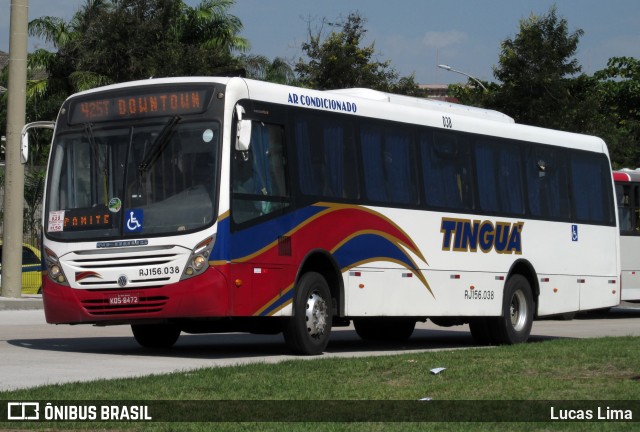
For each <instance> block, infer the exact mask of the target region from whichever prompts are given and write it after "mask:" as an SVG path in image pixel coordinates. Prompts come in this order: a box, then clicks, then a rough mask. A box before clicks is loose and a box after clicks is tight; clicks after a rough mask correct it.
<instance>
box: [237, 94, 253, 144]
mask: <svg viewBox="0 0 640 432" xmlns="http://www.w3.org/2000/svg"><path fill="white" fill-rule="evenodd" d="M236 115H237V117H238V126H237V131H236V150H238V151H241V152H246V151H249V147H250V144H251V120H244V119H243V118H242V117H243V115H244V108H243V107H242V106H240V105H236Z"/></svg>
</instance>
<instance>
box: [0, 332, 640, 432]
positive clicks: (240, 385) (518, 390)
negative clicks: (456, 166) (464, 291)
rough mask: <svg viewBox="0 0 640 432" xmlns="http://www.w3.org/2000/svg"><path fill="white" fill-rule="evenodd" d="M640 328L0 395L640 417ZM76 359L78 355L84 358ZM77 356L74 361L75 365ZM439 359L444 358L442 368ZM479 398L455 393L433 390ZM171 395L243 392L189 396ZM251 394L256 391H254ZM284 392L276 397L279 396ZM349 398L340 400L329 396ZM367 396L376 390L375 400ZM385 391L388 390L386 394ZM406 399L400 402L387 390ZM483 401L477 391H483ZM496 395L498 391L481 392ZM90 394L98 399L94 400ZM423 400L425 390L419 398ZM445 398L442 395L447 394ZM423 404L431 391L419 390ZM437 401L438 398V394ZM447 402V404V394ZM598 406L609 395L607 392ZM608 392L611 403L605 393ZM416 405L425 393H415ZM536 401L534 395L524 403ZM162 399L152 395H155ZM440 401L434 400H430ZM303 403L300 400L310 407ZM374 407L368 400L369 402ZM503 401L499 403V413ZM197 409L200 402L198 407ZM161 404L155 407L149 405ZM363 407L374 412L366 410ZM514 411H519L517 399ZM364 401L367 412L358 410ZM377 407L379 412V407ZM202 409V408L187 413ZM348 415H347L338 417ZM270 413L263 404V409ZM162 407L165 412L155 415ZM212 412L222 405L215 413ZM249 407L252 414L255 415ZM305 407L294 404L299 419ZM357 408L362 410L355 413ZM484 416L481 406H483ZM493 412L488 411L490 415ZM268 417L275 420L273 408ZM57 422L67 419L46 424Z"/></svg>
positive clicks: (272, 425)
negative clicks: (609, 410) (621, 408)
mask: <svg viewBox="0 0 640 432" xmlns="http://www.w3.org/2000/svg"><path fill="white" fill-rule="evenodd" d="M639 343H640V338H638V337H617V338H601V339H576V340H572V339H557V340H552V341H545V342H539V343H528V344H523V345H516V346H505V347H497V348H491V349H470V350H456V351H440V352H424V353H410V354H403V355H396V356H382V357H365V358H331V359H315V360H304V361H286V362H282V363H279V364H251V365H245V366H236V367H224V368H210V369H201V370H197V371H184V372H180V373H174V374H168V375H155V376H148V377H143V378H135V379H117V380H101V381H94V382H90V383H76V384H63V385H50V386H44V387H38V388H33V389H26V390H17V391H11V392H0V399H2V400H3V401H7V400H11V401H16V400H22V401H30V400H38V401H61V400H71V401H89V402H87V403H90V402H91V401H93V402H95V401H96V400H98V401H100V400H102V401H106V400H126V401H133V402H132V403H136V404H138V403H139V404H141V403H143V401H167V403H166V404H164V405H163V407H165V408H166V411H165V409H164V408H163V410H162V411H161V412H160V415H161V416H162V415H164V414H167V415H168V416H169V417H172V418H176V416H179V415H181V414H184V415H185V416H186V417H187V418H189V415H190V414H189V413H184V412H183V411H181V410H184V409H197V410H200V411H201V410H203V409H214V410H215V409H230V410H231V412H232V413H233V414H226V416H225V417H224V418H225V419H227V420H240V419H242V412H243V411H242V410H253V411H251V414H252V415H256V411H258V412H259V411H260V410H271V409H275V410H277V411H278V412H281V413H285V414H286V413H287V412H291V411H295V410H302V411H303V412H308V413H309V414H311V415H319V417H320V419H326V420H329V419H333V418H335V417H332V416H333V415H335V416H337V418H338V419H346V418H348V414H347V413H348V412H352V413H354V415H362V416H364V418H367V417H370V418H371V419H375V420H380V419H381V418H382V419H384V418H392V419H394V420H401V419H406V418H413V417H411V412H410V411H407V412H405V414H407V413H408V414H409V416H408V417H405V416H404V415H405V414H402V413H401V414H393V413H389V417H386V413H382V414H381V410H385V409H397V410H400V411H402V410H413V412H415V409H416V405H415V404H416V403H417V402H416V401H417V400H418V399H420V398H424V397H429V398H432V399H433V402H431V405H428V406H429V407H437V408H438V409H451V410H456V409H459V410H468V409H471V408H473V409H483V410H484V409H487V410H488V409H497V410H502V412H497V413H496V415H497V416H498V418H502V419H506V420H510V419H519V418H521V417H518V416H513V415H511V414H510V413H509V410H522V409H526V408H527V406H529V405H530V404H533V402H531V403H527V402H524V403H523V402H514V401H533V400H539V401H545V402H543V403H542V405H543V406H545V408H544V410H545V412H546V410H547V409H548V408H546V407H547V405H548V404H549V402H548V401H582V402H578V403H577V404H578V405H577V408H585V409H586V408H589V407H591V406H595V405H594V403H595V404H596V405H597V402H594V403H590V402H588V401H614V400H617V401H636V403H635V406H637V409H636V408H634V409H635V412H633V415H634V417H637V418H636V419H635V421H636V422H637V421H638V420H640V405H638V403H637V401H638V400H640V356H638V352H639V350H638V346H639ZM79 366H80V367H81V365H79ZM74 367H77V366H74ZM435 367H445V368H446V370H445V371H444V372H442V373H440V374H438V375H434V374H432V373H430V370H431V369H432V368H435ZM451 400H454V401H470V400H472V401H475V402H458V403H456V404H451V403H450V402H446V403H445V402H440V401H451ZM177 401H244V402H219V403H218V404H217V405H216V404H215V403H211V402H189V403H187V404H186V405H183V406H180V405H179V403H178V402H177ZM246 401H259V402H255V403H251V402H246ZM274 401H282V402H274ZM335 401H347V402H342V403H340V402H335ZM370 401H374V402H370ZM385 401H386V402H385ZM389 401H407V402H389ZM482 401H484V402H482ZM487 401H502V402H487ZM95 403H97V402H95ZM421 403H422V402H421ZM443 403H444V404H445V405H442V404H443ZM426 404H429V402H426ZM438 404H440V405H438ZM447 404H448V405H447ZM603 404H604V405H603V407H606V406H607V403H604V402H603ZM609 404H610V403H609ZM421 406H422V405H421ZM531 406H533V405H531ZM156 408H157V407H156ZM434 409H435V408H434ZM305 410H306V411H305ZM367 410H369V411H367ZM505 410H506V413H505ZM200 411H199V412H200ZM156 412H158V410H157V409H156ZM367 412H369V414H366V413H367ZM516 412H519V411H516ZM363 413H364V414H363ZM383 414H384V415H383ZM192 415H198V413H195V412H194V413H192ZM345 415H346V416H347V417H345ZM267 417H268V416H267ZM162 418H167V417H162ZM215 418H219V417H215ZM254 418H255V417H254ZM300 418H305V415H301V416H299V418H296V420H300ZM359 418H360V419H362V417H359ZM484 418H485V419H486V418H487V415H485V416H484ZM488 418H492V417H491V416H490V415H489V416H488ZM278 419H280V417H278V418H271V419H270V420H278ZM5 425H6V426H9V427H11V428H15V429H18V428H28V429H32V428H34V427H35V428H41V429H47V430H52V429H51V428H52V426H53V427H61V428H63V429H64V430H66V429H84V430H86V429H88V428H89V429H91V430H93V426H96V425H100V427H102V428H105V430H110V429H109V428H112V429H114V430H176V429H180V430H209V429H210V428H211V423H197V422H196V423H160V422H150V423H135V422H130V423H126V422H124V423H123V422H118V423H93V424H91V423H82V422H78V423H69V422H67V423H53V424H52V423H44V422H43V423H29V424H26V423H4V424H3V423H0V429H2V428H3V427H4V426H5ZM505 425H510V426H509V427H507V429H513V428H516V429H523V428H525V426H526V429H527V430H585V429H587V430H607V428H610V430H624V429H625V427H629V429H632V426H634V424H633V423H620V422H614V423H611V422H606V423H603V422H598V423H582V422H580V423H575V422H574V423H572V422H564V423H558V422H556V423H549V422H546V423H545V422H537V423H531V424H528V425H527V424H524V423H487V422H482V423H415V422H396V423H386V422H380V421H379V422H363V423H347V422H318V423H299V422H292V423H276V422H267V423H258V422H253V423H251V422H240V423H236V422H231V421H230V422H226V423H224V422H222V423H215V424H214V427H213V428H214V429H215V430H230V431H232V430H282V429H287V430H298V429H300V430H305V431H309V430H330V431H332V430H374V431H375V430H385V431H386V430H412V429H413V430H425V428H426V429H428V428H429V427H432V426H436V427H437V429H438V430H471V429H473V430H503V429H504V427H505ZM53 430H62V429H53Z"/></svg>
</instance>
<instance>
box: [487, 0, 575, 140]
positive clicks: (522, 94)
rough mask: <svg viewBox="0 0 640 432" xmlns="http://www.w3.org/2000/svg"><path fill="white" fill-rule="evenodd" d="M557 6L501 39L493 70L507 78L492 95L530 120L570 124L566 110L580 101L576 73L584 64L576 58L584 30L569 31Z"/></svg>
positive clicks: (498, 103) (501, 106)
mask: <svg viewBox="0 0 640 432" xmlns="http://www.w3.org/2000/svg"><path fill="white" fill-rule="evenodd" d="M568 27H569V26H568V23H567V20H566V19H564V18H559V17H558V16H557V14H556V8H555V6H552V7H551V8H550V9H549V12H548V13H547V14H546V15H542V16H536V15H533V14H532V15H531V16H530V17H529V18H528V19H523V20H521V21H520V32H519V33H518V34H517V35H516V36H515V37H514V38H513V39H506V40H505V41H503V42H502V44H501V52H500V57H499V66H497V67H495V68H494V76H495V77H496V79H498V80H499V81H501V82H502V86H501V88H500V91H499V92H498V93H494V94H492V95H491V96H490V98H491V99H490V100H489V102H490V103H491V105H492V106H493V107H494V108H497V109H499V110H500V111H503V112H505V113H507V114H509V115H511V116H512V117H514V118H515V119H516V121H518V122H520V123H525V124H532V125H537V126H544V127H549V128H555V129H567V128H568V125H570V124H571V123H572V121H568V119H567V116H568V115H570V113H571V112H572V110H571V109H569V110H567V107H573V106H575V105H576V104H577V103H579V102H580V101H579V100H578V98H579V96H580V94H579V93H577V92H576V89H575V88H574V86H573V85H574V84H575V82H574V81H573V80H572V79H571V78H572V77H574V76H576V75H577V74H579V73H580V71H581V67H580V65H579V64H578V61H577V60H576V59H575V58H573V56H574V55H575V53H576V50H577V47H578V43H579V41H580V37H581V36H582V35H583V34H584V31H583V30H581V29H577V30H575V31H573V32H572V33H570V32H569V28H568Z"/></svg>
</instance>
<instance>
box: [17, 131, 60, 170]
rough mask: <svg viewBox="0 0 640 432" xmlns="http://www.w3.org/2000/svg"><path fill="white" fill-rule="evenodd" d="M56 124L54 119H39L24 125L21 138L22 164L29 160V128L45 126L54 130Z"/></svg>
mask: <svg viewBox="0 0 640 432" xmlns="http://www.w3.org/2000/svg"><path fill="white" fill-rule="evenodd" d="M55 126H56V123H55V122H52V121H37V122H33V123H27V124H26V125H24V127H23V128H22V134H21V138H20V162H21V163H22V164H26V163H27V161H28V160H29V129H36V128H43V129H51V130H53V129H54V128H55Z"/></svg>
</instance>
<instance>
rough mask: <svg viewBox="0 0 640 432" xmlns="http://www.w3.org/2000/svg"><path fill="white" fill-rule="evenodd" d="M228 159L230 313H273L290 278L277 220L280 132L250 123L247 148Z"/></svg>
mask: <svg viewBox="0 0 640 432" xmlns="http://www.w3.org/2000/svg"><path fill="white" fill-rule="evenodd" d="M231 158H232V160H231V223H232V242H231V249H230V250H231V262H232V265H231V273H232V281H234V284H235V285H236V289H235V291H234V292H232V295H231V299H232V314H235V315H238V314H239V315H273V314H277V313H278V312H279V311H280V310H281V305H280V298H281V297H282V295H283V293H284V292H285V290H286V289H287V287H289V285H290V284H291V283H293V278H294V277H295V273H294V274H290V273H291V271H290V269H291V268H292V266H291V260H292V258H291V244H290V240H289V239H287V238H286V236H285V234H286V233H287V232H288V231H289V230H290V227H289V226H288V224H287V223H286V221H284V220H283V218H282V217H281V216H282V215H283V214H284V213H285V211H286V210H287V209H288V207H289V205H290V201H289V187H288V181H287V175H286V166H287V163H286V154H285V143H284V127H283V126H282V125H279V124H270V123H265V122H258V121H254V122H253V123H252V125H251V140H250V144H249V148H248V149H245V148H242V149H234V150H233V151H232V156H231ZM240 282H241V283H240Z"/></svg>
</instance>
